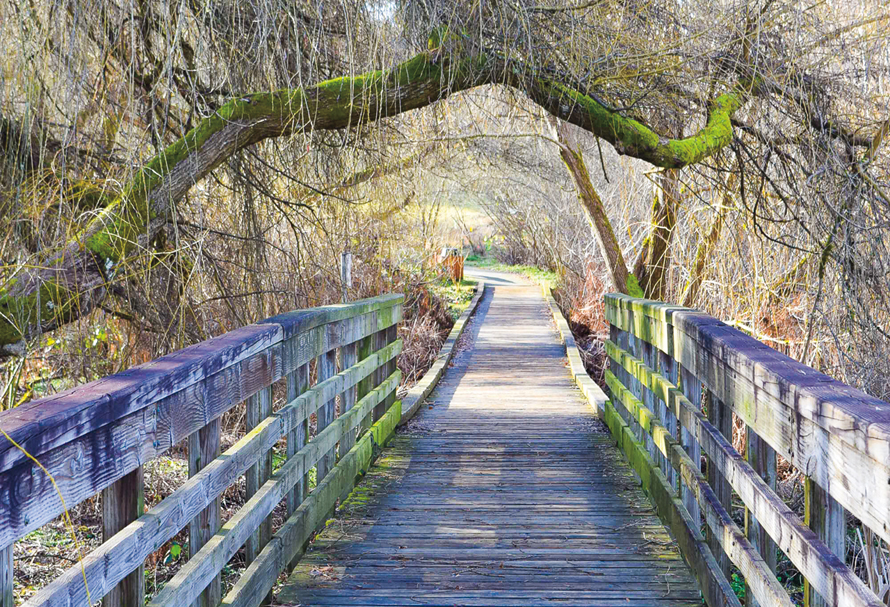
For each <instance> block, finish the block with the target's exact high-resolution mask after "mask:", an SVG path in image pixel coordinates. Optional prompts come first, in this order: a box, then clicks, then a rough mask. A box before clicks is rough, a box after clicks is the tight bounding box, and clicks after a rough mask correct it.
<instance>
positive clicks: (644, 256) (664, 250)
mask: <svg viewBox="0 0 890 607" xmlns="http://www.w3.org/2000/svg"><path fill="white" fill-rule="evenodd" d="M679 186H680V173H679V171H678V170H675V169H666V170H665V171H664V172H663V173H662V174H661V189H660V191H659V192H658V194H657V195H656V197H655V202H654V204H653V205H652V225H651V227H650V229H649V235H648V236H647V237H646V240H644V241H643V248H642V250H641V251H640V255H639V257H637V262H636V264H634V276H636V277H637V280H638V281H639V282H640V288H641V289H643V293H644V294H645V296H646V297H647V298H649V299H657V300H659V301H663V300H664V299H665V298H666V297H667V292H668V289H667V287H668V284H667V273H668V270H669V269H670V263H671V237H672V236H673V233H674V226H675V225H676V224H677V206H678V204H679V194H680V191H679V190H680V188H679Z"/></svg>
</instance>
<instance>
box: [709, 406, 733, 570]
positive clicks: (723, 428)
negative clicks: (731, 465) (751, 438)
mask: <svg viewBox="0 0 890 607" xmlns="http://www.w3.org/2000/svg"><path fill="white" fill-rule="evenodd" d="M705 396H706V404H705V407H706V408H707V412H708V421H709V422H711V425H712V426H714V427H715V428H716V429H717V431H718V432H720V434H722V435H723V436H725V437H726V439H727V440H728V441H729V442H732V411H730V410H729V407H727V406H726V405H724V404H723V402H722V401H721V400H720V399H719V398H717V396H716V395H715V394H714V393H713V392H711V391H710V390H708V391H707V392H706V393H705ZM708 484H709V485H710V486H711V488H712V489H713V490H714V494H715V495H716V497H717V500H718V501H719V502H720V504H721V505H722V506H723V508H724V509H725V510H726V511H727V512H731V511H732V487H730V486H729V483H728V482H727V481H726V478H725V477H724V476H723V473H722V472H721V471H720V468H719V467H717V466H715V465H712V464H711V461H710V459H709V460H708ZM722 543H723V542H722V539H721V538H719V537H715V536H714V531H713V530H710V529H709V532H708V544H709V545H710V546H711V552H713V553H714V558H716V559H717V562H718V563H720V568H721V569H723V575H725V576H726V578H727V579H731V578H730V566H729V563H730V560H729V557H728V556H727V555H726V553H725V552H724V551H723V550H722V548H721V546H722Z"/></svg>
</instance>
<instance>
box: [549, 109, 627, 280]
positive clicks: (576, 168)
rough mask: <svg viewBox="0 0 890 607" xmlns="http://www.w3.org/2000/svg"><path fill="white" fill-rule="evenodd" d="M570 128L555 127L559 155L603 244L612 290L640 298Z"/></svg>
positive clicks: (602, 248)
mask: <svg viewBox="0 0 890 607" xmlns="http://www.w3.org/2000/svg"><path fill="white" fill-rule="evenodd" d="M567 126H568V125H567V124H566V123H564V122H562V123H560V124H559V125H558V126H557V127H556V133H557V137H558V144H559V156H560V158H562V161H563V162H564V163H565V165H566V168H567V169H568V171H569V175H571V177H572V181H573V182H574V183H575V188H576V190H577V192H578V200H579V201H580V202H581V208H582V209H584V214H585V215H587V219H588V221H590V226H591V227H592V228H593V233H594V235H595V236H596V241H597V242H598V243H599V245H600V251H601V252H602V254H603V260H604V261H605V262H606V268H607V269H608V271H609V276H610V277H611V279H612V287H613V288H614V289H615V290H616V291H619V292H621V293H624V294H626V295H634V296H641V295H642V294H641V293H640V292H639V286H638V285H637V281H636V279H635V278H634V277H633V276H632V275H631V274H630V273H629V272H628V271H627V264H625V262H624V255H622V254H621V247H620V246H619V245H618V239H617V238H615V232H614V231H613V230H612V224H611V223H610V222H609V217H608V216H607V215H606V209H605V207H604V206H603V201H602V199H601V198H600V196H599V194H598V193H597V191H596V188H594V187H593V183H592V182H591V181H590V173H589V172H588V170H587V165H586V164H584V157H583V156H582V155H581V151H580V150H579V149H577V148H576V147H573V146H571V145H570V143H569V133H568V130H567Z"/></svg>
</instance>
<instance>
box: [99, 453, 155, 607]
mask: <svg viewBox="0 0 890 607" xmlns="http://www.w3.org/2000/svg"><path fill="white" fill-rule="evenodd" d="M144 486H145V474H144V469H143V468H142V466H140V467H138V468H136V469H135V470H133V471H132V472H130V473H129V474H128V475H126V476H125V477H123V478H121V479H119V480H117V481H116V482H115V483H114V484H113V485H111V486H110V487H106V488H105V489H104V490H103V491H102V540H103V541H106V542H107V541H108V540H109V538H111V537H112V536H114V535H115V534H116V533H117V532H118V531H120V530H121V529H123V528H124V527H126V526H127V525H129V524H130V523H132V522H133V521H135V520H136V519H137V518H139V517H140V516H142V511H143V509H144V506H145V502H144V499H145V495H144V493H143V489H144ZM144 604H145V570H144V567H143V565H142V564H141V563H140V564H139V565H138V566H137V567H136V568H135V570H134V571H133V572H132V573H130V574H129V575H128V576H127V577H125V578H124V579H123V580H121V581H120V582H119V583H118V584H117V586H115V587H114V588H112V589H111V591H110V592H109V593H108V594H106V595H105V596H104V597H102V607H142V606H143V605H144Z"/></svg>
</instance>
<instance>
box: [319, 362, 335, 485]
mask: <svg viewBox="0 0 890 607" xmlns="http://www.w3.org/2000/svg"><path fill="white" fill-rule="evenodd" d="M336 374H337V350H336V349H335V350H331V351H330V352H326V353H325V354H322V355H321V356H319V357H318V381H319V382H323V381H325V380H326V379H330V378H331V377H334V376H335V375H336ZM335 405H336V398H332V399H331V400H329V401H328V402H326V403H325V404H323V405H322V406H321V408H320V409H319V410H318V413H317V415H316V424H315V428H316V430H315V432H316V434H317V433H318V432H321V431H322V430H324V429H325V428H327V427H328V426H329V425H330V424H331V422H333V421H334V407H335ZM336 455H337V452H336V447H334V448H332V449H331V450H330V451H328V453H327V454H326V455H325V456H324V457H322V458H321V459H320V460H318V464H317V467H316V469H315V473H316V474H315V484H316V486H317V485H319V484H321V481H322V480H324V477H326V476H327V475H328V472H330V471H331V468H333V467H334V464H335V463H336Z"/></svg>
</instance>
